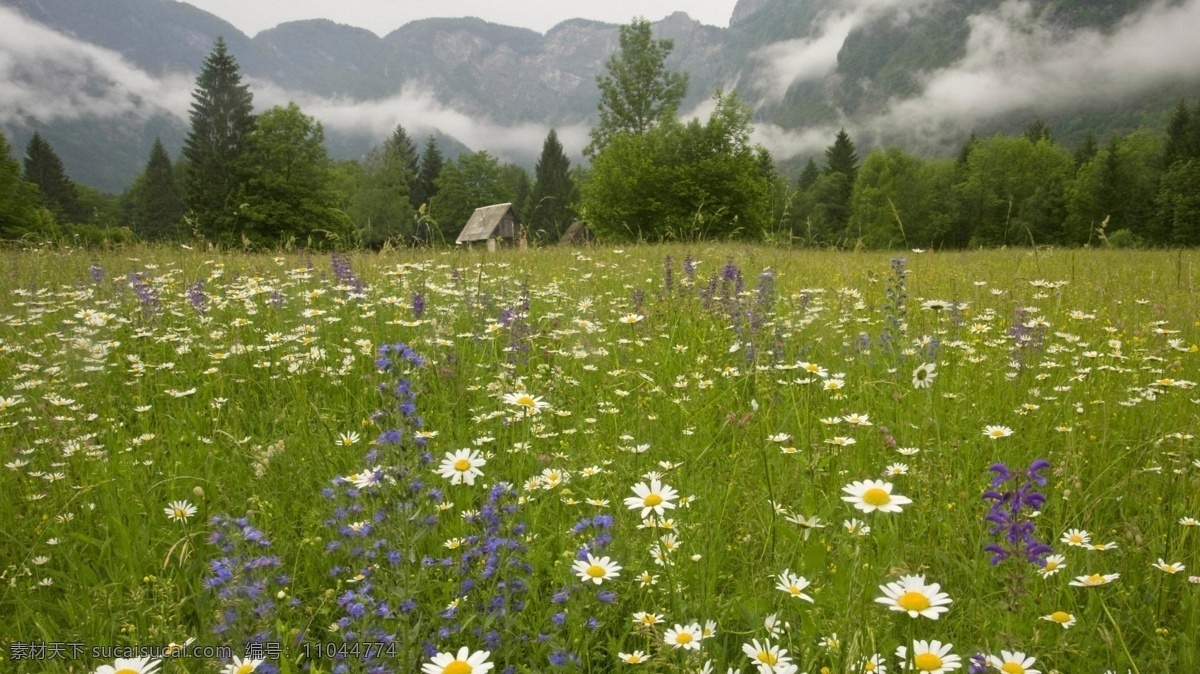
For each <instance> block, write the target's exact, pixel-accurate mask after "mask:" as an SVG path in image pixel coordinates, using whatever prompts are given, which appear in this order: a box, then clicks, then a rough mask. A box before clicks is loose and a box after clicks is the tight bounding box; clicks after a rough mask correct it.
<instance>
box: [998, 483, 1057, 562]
mask: <svg viewBox="0 0 1200 674" xmlns="http://www.w3.org/2000/svg"><path fill="white" fill-rule="evenodd" d="M1049 467H1050V462H1049V461H1047V460H1045V459H1038V460H1036V461H1034V462H1033V463H1032V464H1030V466H1029V468H1028V470H1025V471H1023V472H1020V471H1018V472H1014V471H1013V470H1011V469H1010V468H1009V467H1008V466H1006V465H1004V464H1003V463H994V464H992V465H991V466H990V467H989V468H988V470H990V471H992V472H993V473H995V477H993V478H992V485H991V486H992V488H991V489H989V490H988V491H986V492H984V493H983V498H984V500H989V501H992V507H991V510H990V511H988V514H987V515H986V516H985V517H984V519H985V520H986V521H988V522H989V523H990V524H991V527H990V529H989V533H990V534H992V535H993V536H996V535H1000V536H1001V538H1000V541H999V542H997V543H991V544H988V545H986V546H984V548H983V549H984V550H986V551H988V552H990V553H992V560H991V561H992V565H993V566H995V565H997V564H999V563H1000V562H1003V561H1004V560H1006V559H1008V558H1009V557H1011V556H1013V555H1014V554H1017V553H1020V554H1021V555H1024V557H1025V559H1026V560H1027V561H1029V562H1030V563H1031V564H1036V565H1038V566H1043V565H1045V563H1046V555H1048V554H1050V553H1051V552H1053V550H1052V549H1051V548H1050V546H1049V545H1046V544H1045V543H1041V542H1039V541H1038V540H1037V539H1035V538H1034V536H1033V533H1034V528H1035V527H1034V524H1033V521H1032V518H1033V515H1034V513H1036V512H1037V511H1039V510H1041V508H1042V506H1043V505H1045V503H1046V497H1045V495H1043V494H1042V493H1040V492H1038V491H1035V489H1036V488H1037V487H1040V486H1043V485H1045V484H1046V478H1044V477H1042V476H1041V475H1040V471H1042V470H1044V469H1046V468H1049ZM1006 483H1011V486H1010V488H1009V489H1008V490H1007V491H998V489H999V488H1000V487H1001V486H1002V485H1005V484H1006Z"/></svg>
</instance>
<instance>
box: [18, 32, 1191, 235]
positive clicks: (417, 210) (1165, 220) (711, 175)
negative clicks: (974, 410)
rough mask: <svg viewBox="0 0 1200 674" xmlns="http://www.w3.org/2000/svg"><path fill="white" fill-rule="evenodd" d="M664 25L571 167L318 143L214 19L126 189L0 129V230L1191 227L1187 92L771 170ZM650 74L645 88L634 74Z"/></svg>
mask: <svg viewBox="0 0 1200 674" xmlns="http://www.w3.org/2000/svg"><path fill="white" fill-rule="evenodd" d="M671 47H672V45H671V42H670V41H669V40H653V39H651V37H650V29H649V25H648V24H646V23H644V22H637V21H635V22H634V23H633V24H631V25H629V26H624V27H622V32H621V53H620V54H618V55H616V56H614V57H612V58H611V59H610V60H609V63H608V64H607V72H606V74H605V75H603V76H601V77H599V78H598V84H599V85H600V88H601V93H602V100H601V105H600V124H599V125H597V127H596V128H595V129H594V130H593V132H592V144H591V145H590V146H589V147H588V149H587V150H586V151H585V153H586V154H587V156H588V158H589V159H590V166H589V167H587V168H580V167H575V168H572V167H571V165H570V162H569V160H568V159H567V157H566V156H565V154H564V152H563V147H562V144H561V143H560V142H559V140H558V137H557V135H556V134H555V132H554V131H553V130H552V131H551V132H550V134H549V135H548V137H547V138H546V140H545V143H544V145H543V148H542V155H541V158H540V159H539V160H538V163H537V168H536V170H535V172H534V175H532V176H531V175H530V174H529V172H527V171H526V170H525V169H524V168H522V167H520V166H516V165H513V164H501V163H500V162H499V161H498V160H497V159H496V158H495V157H494V156H492V155H490V154H488V153H487V152H476V153H473V154H465V155H462V156H460V157H458V158H457V159H455V160H453V161H446V160H444V159H443V157H442V155H441V153H440V151H439V149H438V146H437V143H436V141H435V140H434V139H433V138H432V137H430V138H429V139H428V141H427V142H426V143H425V144H424V147H423V149H422V150H418V146H417V145H416V143H414V141H413V140H412V138H410V136H409V135H408V133H407V132H406V130H405V129H404V127H403V126H397V127H396V129H395V131H394V132H393V134H392V135H391V137H390V138H388V139H387V140H386V141H385V142H383V143H382V144H381V145H380V146H378V147H377V148H375V150H373V151H372V152H371V153H370V154H369V155H368V156H367V157H365V158H364V159H363V160H362V161H342V162H339V161H332V160H331V159H330V158H329V156H328V154H327V152H326V149H325V143H324V132H323V130H322V127H321V125H320V123H318V122H316V121H315V120H314V119H313V118H312V117H309V116H308V115H305V114H304V113H303V112H302V111H301V110H300V108H299V107H298V106H296V105H295V104H290V105H288V106H287V107H279V106H277V107H275V108H272V109H270V110H267V111H265V112H263V113H261V114H258V115H254V114H252V110H253V105H252V94H251V92H250V90H249V88H248V86H246V85H244V84H242V83H241V77H240V75H239V73H238V67H237V63H236V61H235V60H234V58H233V57H232V56H231V55H230V54H229V53H228V52H227V50H226V47H225V44H224V42H223V41H220V40H218V42H217V44H216V46H215V48H214V50H213V52H212V53H211V54H210V56H209V58H208V59H207V60H206V61H205V63H204V66H203V69H202V72H201V74H200V76H199V77H198V78H197V87H196V90H195V92H194V95H193V98H194V103H193V105H192V112H191V123H192V129H191V132H190V133H189V134H188V137H187V140H186V142H185V145H184V148H183V152H182V155H181V156H180V157H179V158H177V159H176V160H174V161H172V159H171V158H170V157H169V156H168V154H167V152H166V150H165V149H164V148H163V146H162V144H161V142H157V143H155V145H154V148H153V150H152V152H151V155H150V157H149V158H148V161H147V164H146V169H145V171H144V172H143V174H142V175H141V176H140V177H139V178H138V180H137V181H136V182H135V183H134V184H133V185H132V186H131V187H130V188H129V189H128V190H126V192H125V193H124V194H122V195H119V196H112V195H105V194H101V193H99V192H98V191H96V190H94V189H92V188H90V187H87V186H85V185H79V184H76V183H74V182H72V181H71V180H70V178H69V177H68V176H67V174H66V172H65V170H64V168H63V165H62V162H61V161H60V159H59V158H58V156H57V155H56V154H55V152H54V150H53V148H52V147H51V145H50V143H49V142H48V141H47V139H45V138H43V137H42V136H41V135H40V134H36V133H35V134H34V136H33V138H32V139H31V140H30V142H29V144H28V146H27V147H26V151H25V156H24V159H23V162H22V161H18V160H17V159H15V158H14V157H13V152H12V148H11V147H10V145H9V143H8V141H7V139H6V138H5V137H4V136H3V134H0V240H6V241H13V240H26V241H41V240H68V241H71V242H74V243H77V244H78V243H84V244H95V243H100V242H103V241H109V242H121V241H133V240H139V239H140V240H147V241H188V242H196V241H201V242H204V241H207V242H212V243H216V244H219V245H225V246H243V245H248V246H256V247H267V248H275V247H280V246H285V247H286V246H292V245H294V246H305V247H330V248H353V247H380V246H382V245H384V244H385V242H390V243H391V244H392V245H413V244H423V245H438V244H444V243H451V242H453V241H454V239H455V238H456V236H457V234H458V232H459V230H460V229H461V228H462V226H463V225H464V224H465V223H466V221H467V219H468V218H469V217H470V215H471V213H472V211H473V210H474V209H475V208H477V207H479V206H484V205H489V204H494V203H503V202H511V203H513V204H514V205H515V206H516V210H517V213H518V214H519V215H520V217H521V219H522V222H523V224H524V226H525V232H526V235H527V236H528V237H529V238H530V239H531V240H533V241H535V242H544V243H550V242H556V241H558V239H559V237H560V236H561V235H562V233H563V231H565V229H566V228H567V227H568V226H569V225H570V223H571V222H573V221H575V220H577V219H583V220H586V221H587V222H589V223H590V224H591V225H592V228H593V229H594V230H595V231H596V233H597V234H598V235H599V236H600V237H601V239H602V240H614V241H616V240H627V241H628V240H634V241H636V240H647V241H661V240H672V239H702V238H715V239H724V238H735V237H736V238H743V239H751V240H766V241H770V242H773V243H778V244H785V245H804V246H812V247H848V248H856V247H866V248H900V247H904V248H966V247H978V246H1001V245H1009V246H1012V245H1046V244H1050V245H1064V246H1078V245H1093V246H1095V245H1106V246H1113V247H1134V246H1193V245H1198V244H1200V102H1198V103H1197V104H1196V106H1195V107H1194V108H1189V107H1188V105H1187V104H1185V103H1183V102H1181V103H1180V104H1179V105H1178V107H1177V108H1176V110H1175V112H1174V114H1173V116H1172V117H1171V122H1170V124H1169V126H1168V128H1167V130H1166V132H1165V133H1163V132H1155V131H1149V130H1140V131H1135V132H1133V133H1130V134H1127V135H1121V136H1114V137H1111V138H1107V139H1104V141H1103V144H1101V143H1100V142H1098V141H1097V140H1096V139H1095V138H1094V137H1092V136H1089V137H1088V138H1087V140H1086V141H1085V142H1084V143H1083V144H1082V145H1081V146H1080V147H1077V148H1074V149H1073V151H1072V150H1071V149H1068V148H1065V147H1063V146H1061V145H1059V144H1058V143H1057V142H1056V141H1055V139H1054V136H1053V133H1052V130H1051V129H1050V128H1048V127H1047V126H1046V125H1045V124H1044V123H1042V122H1040V121H1038V122H1034V123H1032V124H1031V125H1030V126H1029V127H1028V128H1027V129H1026V131H1025V133H1024V134H1022V135H1019V136H1006V135H997V136H994V137H991V138H977V137H975V136H974V135H973V134H972V136H971V137H970V139H969V140H967V141H966V143H965V144H964V145H963V147H962V150H961V152H960V153H959V154H958V156H957V157H955V158H947V159H926V158H921V157H917V156H914V155H911V154H908V153H907V152H905V151H904V150H903V149H901V148H897V147H890V148H882V149H874V150H872V151H871V152H870V153H869V154H867V156H866V157H865V158H860V157H859V155H858V150H857V148H856V146H855V143H854V141H853V139H852V138H851V137H850V135H849V134H847V133H846V132H845V131H842V132H840V133H838V134H837V136H836V137H835V138H834V139H833V141H832V144H831V145H830V146H829V148H828V149H827V150H826V151H825V155H824V157H823V160H822V161H821V162H819V163H818V161H816V160H813V159H810V160H809V162H808V164H807V166H805V168H804V169H803V171H802V172H801V173H800V175H799V176H786V175H781V174H779V173H777V172H776V169H775V163H774V160H773V159H772V158H771V156H770V154H769V153H768V152H767V151H766V150H765V149H764V148H762V147H761V146H757V145H751V144H750V142H749V135H750V134H749V130H750V121H749V120H750V112H749V109H748V108H746V106H745V105H744V104H742V103H741V102H740V101H739V100H738V99H737V97H736V95H735V94H733V93H730V94H721V93H719V92H718V94H717V105H716V108H715V111H714V113H713V114H712V116H711V117H710V119H709V120H708V122H707V124H702V123H701V122H700V121H699V120H693V121H692V122H691V123H690V124H683V123H680V122H679V121H678V120H677V119H676V116H677V104H678V101H679V100H681V99H682V97H683V95H684V92H685V91H686V87H687V77H686V75H683V74H678V73H671V72H669V71H667V70H666V69H665V68H664V67H663V63H664V61H665V58H666V55H667V54H668V53H669V52H670V50H671ZM631 73H637V75H631ZM638 76H642V77H645V78H646V80H645V81H642V82H636V81H632V80H631V77H638ZM644 91H653V92H656V93H655V95H654V96H653V97H651V99H650V100H641V99H639V98H638V96H635V95H632V94H631V92H644ZM639 95H640V94H639ZM639 105H641V106H643V107H642V108H638V106H639Z"/></svg>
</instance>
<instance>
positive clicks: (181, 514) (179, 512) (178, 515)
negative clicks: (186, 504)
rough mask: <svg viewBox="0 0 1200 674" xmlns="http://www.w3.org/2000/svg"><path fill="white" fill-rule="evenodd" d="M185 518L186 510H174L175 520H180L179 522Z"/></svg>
mask: <svg viewBox="0 0 1200 674" xmlns="http://www.w3.org/2000/svg"><path fill="white" fill-rule="evenodd" d="M186 517H187V511H186V510H184V509H183V508H176V509H175V519H180V520H181V519H184V518H186Z"/></svg>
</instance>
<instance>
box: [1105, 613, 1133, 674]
mask: <svg viewBox="0 0 1200 674" xmlns="http://www.w3.org/2000/svg"><path fill="white" fill-rule="evenodd" d="M1100 608H1102V609H1104V615H1106V616H1108V621H1109V622H1110V623H1112V626H1113V630H1115V631H1116V633H1117V641H1119V642H1121V650H1123V651H1125V657H1126V658H1128V660H1129V666H1130V667H1133V671H1134V674H1142V673H1141V671H1139V670H1138V666H1137V663H1136V662H1134V661H1133V656H1132V655H1130V654H1129V646H1127V645H1126V644H1125V635H1123V634H1121V626H1120V625H1118V624H1117V621H1116V619H1115V618H1113V615H1112V613H1109V611H1108V604H1106V603H1105V602H1104V595H1100Z"/></svg>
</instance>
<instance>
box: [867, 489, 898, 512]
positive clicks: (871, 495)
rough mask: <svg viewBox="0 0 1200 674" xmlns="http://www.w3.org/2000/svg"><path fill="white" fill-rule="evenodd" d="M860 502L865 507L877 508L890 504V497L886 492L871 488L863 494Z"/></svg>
mask: <svg viewBox="0 0 1200 674" xmlns="http://www.w3.org/2000/svg"><path fill="white" fill-rule="evenodd" d="M862 500H863V502H864V503H866V504H867V505H873V506H876V507H878V506H881V505H887V504H888V503H891V501H892V497H891V495H889V494H888V493H887V492H886V491H884V490H882V489H880V488H879V487H872V488H871V489H868V490H866V491H865V492H863V495H862Z"/></svg>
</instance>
